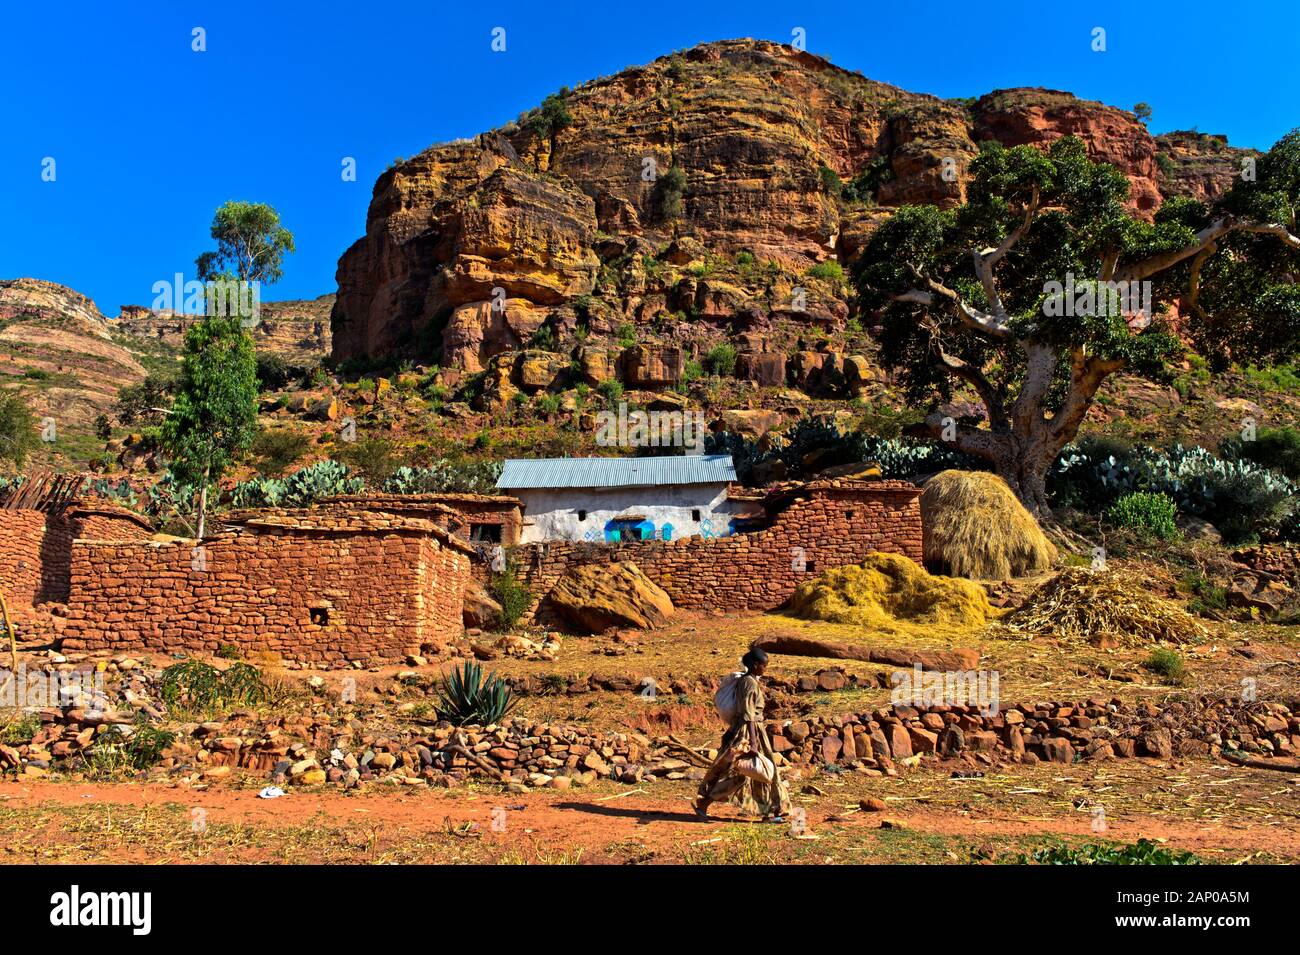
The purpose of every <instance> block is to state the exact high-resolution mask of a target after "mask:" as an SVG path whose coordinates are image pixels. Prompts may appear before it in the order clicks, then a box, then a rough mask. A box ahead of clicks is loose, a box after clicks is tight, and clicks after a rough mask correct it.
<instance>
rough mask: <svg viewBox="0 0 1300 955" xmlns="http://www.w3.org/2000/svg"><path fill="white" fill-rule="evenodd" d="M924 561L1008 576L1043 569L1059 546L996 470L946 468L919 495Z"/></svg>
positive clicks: (950, 570)
mask: <svg viewBox="0 0 1300 955" xmlns="http://www.w3.org/2000/svg"><path fill="white" fill-rule="evenodd" d="M921 517H922V521H923V524H924V532H925V562H926V564H927V566H929V567H930V568H932V569H933V570H936V571H941V572H943V573H947V574H952V575H953V576H956V577H970V578H972V579H975V580H1006V579H1008V578H1010V577H1023V576H1024V575H1026V574H1032V573H1036V572H1039V571H1044V570H1047V569H1049V568H1050V567H1051V566H1052V562H1053V561H1054V560H1055V559H1056V548H1055V547H1054V546H1053V545H1052V542H1051V541H1049V540H1048V539H1047V537H1046V536H1044V534H1043V531H1042V528H1040V527H1039V526H1038V522H1037V521H1035V520H1034V518H1033V517H1032V516H1031V515H1030V513H1029V512H1028V511H1026V510H1025V508H1024V505H1022V504H1021V503H1020V501H1019V500H1018V499H1017V498H1016V496H1015V494H1013V493H1012V492H1011V488H1009V487H1007V482H1006V481H1004V480H1002V478H1000V477H998V476H997V475H996V474H989V473H987V472H984V471H943V472H941V473H939V474H936V475H935V476H934V477H932V478H931V479H930V480H929V481H927V482H926V484H925V491H924V492H923V493H922V494H921Z"/></svg>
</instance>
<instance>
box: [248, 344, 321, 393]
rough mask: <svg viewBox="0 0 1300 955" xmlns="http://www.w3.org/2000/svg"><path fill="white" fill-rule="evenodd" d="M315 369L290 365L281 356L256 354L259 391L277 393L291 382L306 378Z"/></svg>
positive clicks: (266, 353) (267, 353)
mask: <svg viewBox="0 0 1300 955" xmlns="http://www.w3.org/2000/svg"><path fill="white" fill-rule="evenodd" d="M314 370H315V369H309V368H304V367H302V366H301V365H294V364H290V363H289V362H288V361H286V360H285V359H284V357H283V356H281V355H276V354H273V353H269V352H258V354H257V387H258V390H260V391H278V390H279V389H281V388H283V387H285V386H286V385H288V384H289V383H290V382H292V381H296V380H300V379H303V378H306V377H308V376H309V375H311V374H312V372H313V371H314Z"/></svg>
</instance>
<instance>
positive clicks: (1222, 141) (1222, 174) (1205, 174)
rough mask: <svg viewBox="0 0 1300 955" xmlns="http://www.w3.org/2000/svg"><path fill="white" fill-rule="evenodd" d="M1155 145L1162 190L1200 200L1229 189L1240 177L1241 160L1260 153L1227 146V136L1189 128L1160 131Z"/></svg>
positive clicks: (1212, 198) (1204, 200)
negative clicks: (1167, 131)
mask: <svg viewBox="0 0 1300 955" xmlns="http://www.w3.org/2000/svg"><path fill="white" fill-rule="evenodd" d="M1156 147H1157V148H1158V149H1159V150H1160V152H1159V154H1158V156H1157V157H1156V158H1157V161H1158V163H1159V165H1160V189H1161V191H1162V192H1164V194H1165V195H1166V196H1190V197H1191V198H1193V199H1199V200H1200V201H1202V202H1213V201H1214V200H1215V199H1218V198H1219V197H1220V196H1222V195H1223V194H1224V193H1225V192H1227V191H1228V190H1229V189H1231V188H1232V184H1233V183H1234V182H1235V181H1237V179H1238V177H1240V176H1241V172H1242V160H1243V159H1247V158H1250V157H1254V156H1258V155H1259V153H1257V152H1256V151H1255V150H1253V149H1239V148H1237V147H1234V146H1229V145H1228V137H1226V136H1211V135H1208V134H1206V133H1197V132H1190V131H1180V132H1174V133H1162V134H1161V135H1159V136H1157V137H1156Z"/></svg>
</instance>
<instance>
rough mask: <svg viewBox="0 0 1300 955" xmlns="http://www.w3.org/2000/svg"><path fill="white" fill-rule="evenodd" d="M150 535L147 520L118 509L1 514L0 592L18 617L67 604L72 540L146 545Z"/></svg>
mask: <svg viewBox="0 0 1300 955" xmlns="http://www.w3.org/2000/svg"><path fill="white" fill-rule="evenodd" d="M152 533H153V529H152V528H151V527H150V526H149V523H148V522H147V521H146V520H144V518H142V517H139V516H138V515H135V514H132V513H131V512H129V511H125V510H122V509H120V508H115V507H70V508H67V509H65V510H62V511H53V512H47V511H43V510H34V509H20V510H12V511H10V510H0V591H2V592H3V593H4V596H5V599H6V601H7V602H8V603H9V606H10V609H15V610H19V611H21V610H26V609H31V608H32V607H34V606H36V605H37V604H42V603H50V602H53V603H66V602H67V599H68V582H69V579H70V578H71V572H72V542H73V541H74V540H78V539H90V540H144V539H146V538H148V537H149V536H150V535H151V534H152Z"/></svg>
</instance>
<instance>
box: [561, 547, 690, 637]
mask: <svg viewBox="0 0 1300 955" xmlns="http://www.w3.org/2000/svg"><path fill="white" fill-rule="evenodd" d="M546 599H547V602H548V603H549V604H550V608H551V609H552V610H553V611H554V612H555V613H556V614H557V615H558V616H559V617H560V618H561V619H562V620H564V621H565V622H566V623H568V624H569V625H571V626H573V627H575V628H577V629H578V630H579V631H580V632H582V633H601V632H602V631H605V630H608V629H609V628H611V627H636V628H637V629H640V630H649V629H651V628H653V627H657V626H659V625H660V624H662V623H665V622H667V620H668V619H669V618H670V617H672V615H673V613H674V608H673V602H672V598H670V597H669V596H668V594H666V593H665V592H664V591H663V588H661V587H660V586H659V585H658V584H656V583H655V582H654V581H652V580H651V579H650V578H649V577H647V576H646V575H645V574H643V573H642V572H641V569H640V568H639V567H637V565H636V564H634V563H632V562H631V561H624V562H622V563H613V564H607V565H605V566H603V567H602V566H598V565H595V564H586V565H582V566H578V567H574V568H572V569H571V570H569V572H568V573H566V574H565V575H564V576H563V577H561V578H560V579H559V581H557V582H556V584H555V586H554V587H552V588H551V591H550V593H549V594H547V597H546Z"/></svg>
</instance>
